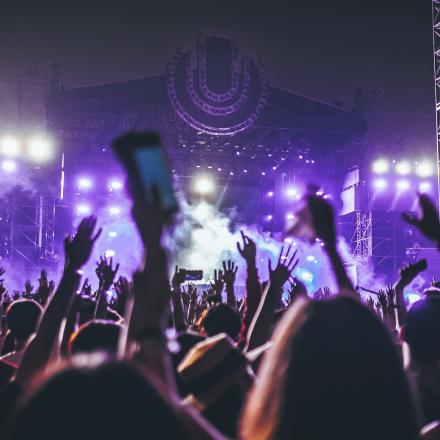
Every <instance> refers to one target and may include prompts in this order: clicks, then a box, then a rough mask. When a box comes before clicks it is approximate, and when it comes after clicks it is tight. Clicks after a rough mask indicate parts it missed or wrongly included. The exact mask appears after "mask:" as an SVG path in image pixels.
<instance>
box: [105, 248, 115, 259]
mask: <svg viewBox="0 0 440 440" xmlns="http://www.w3.org/2000/svg"><path fill="white" fill-rule="evenodd" d="M115 255H116V252H115V251H114V250H113V249H107V250H106V251H105V252H104V257H105V258H112V257H114V256H115Z"/></svg>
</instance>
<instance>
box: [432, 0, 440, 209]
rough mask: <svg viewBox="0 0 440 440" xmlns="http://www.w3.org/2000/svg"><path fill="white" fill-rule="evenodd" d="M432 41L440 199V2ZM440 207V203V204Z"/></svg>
mask: <svg viewBox="0 0 440 440" xmlns="http://www.w3.org/2000/svg"><path fill="white" fill-rule="evenodd" d="M432 39H433V48H434V82H435V129H436V132H435V140H436V147H437V187H438V194H439V197H440V168H439V166H440V162H439V161H440V151H439V148H440V0H432ZM439 206H440V203H439Z"/></svg>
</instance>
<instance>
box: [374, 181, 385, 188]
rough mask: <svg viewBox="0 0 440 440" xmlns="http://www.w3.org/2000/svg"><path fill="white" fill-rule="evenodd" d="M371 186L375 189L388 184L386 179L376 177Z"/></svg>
mask: <svg viewBox="0 0 440 440" xmlns="http://www.w3.org/2000/svg"><path fill="white" fill-rule="evenodd" d="M373 186H374V187H375V188H376V189H385V188H386V187H387V186H388V183H387V181H386V180H385V179H376V180H375V181H374V182H373Z"/></svg>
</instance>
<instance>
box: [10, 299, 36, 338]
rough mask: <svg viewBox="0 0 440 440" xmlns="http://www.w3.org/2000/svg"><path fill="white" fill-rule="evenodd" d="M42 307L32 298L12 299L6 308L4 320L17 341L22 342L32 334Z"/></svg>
mask: <svg viewBox="0 0 440 440" xmlns="http://www.w3.org/2000/svg"><path fill="white" fill-rule="evenodd" d="M41 313H42V308H41V306H40V304H38V303H37V302H36V301H34V300H32V299H19V300H17V301H14V302H13V303H12V304H10V306H9V307H8V308H7V310H6V322H7V324H8V327H9V329H10V330H11V333H12V334H13V336H14V338H15V340H16V341H18V342H24V341H26V340H27V339H29V337H30V336H31V335H32V334H34V333H35V332H36V330H37V326H38V322H39V321H40V317H41Z"/></svg>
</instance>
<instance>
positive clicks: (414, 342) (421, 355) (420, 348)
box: [404, 291, 440, 362]
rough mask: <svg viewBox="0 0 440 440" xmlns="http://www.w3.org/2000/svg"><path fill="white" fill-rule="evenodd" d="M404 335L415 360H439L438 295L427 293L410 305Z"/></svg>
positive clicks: (439, 304)
mask: <svg viewBox="0 0 440 440" xmlns="http://www.w3.org/2000/svg"><path fill="white" fill-rule="evenodd" d="M428 292H429V291H428ZM426 293H427V292H425V294H426ZM404 336H405V340H406V341H407V342H408V345H409V346H410V349H411V355H412V356H413V357H414V358H415V359H416V360H419V361H425V362H437V361H440V297H439V296H437V295H435V294H434V295H432V294H427V295H426V296H425V297H424V298H423V299H421V300H420V301H417V302H415V303H414V304H413V305H412V306H411V308H410V309H409V311H408V316H407V320H406V326H405V330H404Z"/></svg>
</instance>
